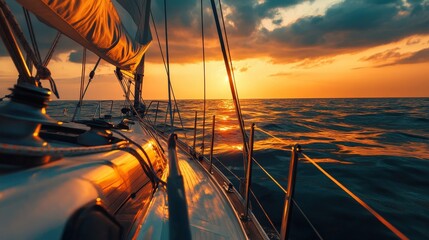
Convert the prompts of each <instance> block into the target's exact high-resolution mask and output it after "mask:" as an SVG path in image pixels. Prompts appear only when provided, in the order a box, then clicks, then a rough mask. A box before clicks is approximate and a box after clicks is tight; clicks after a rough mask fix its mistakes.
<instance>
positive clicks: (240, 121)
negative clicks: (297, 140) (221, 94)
mask: <svg viewBox="0 0 429 240" xmlns="http://www.w3.org/2000/svg"><path fill="white" fill-rule="evenodd" d="M211 5H212V10H213V16H214V18H215V23H216V29H217V33H218V36H219V42H220V46H221V49H222V55H223V60H224V63H225V68H226V72H227V74H228V81H229V87H230V89H231V95H232V99H233V102H234V107H235V112H236V113H237V119H238V124H239V125H240V130H241V135H242V138H243V162H244V168H245V169H246V165H247V162H246V158H247V154H248V152H249V151H248V145H247V135H246V132H245V129H244V121H243V117H242V115H241V109H240V104H239V102H238V96H237V91H236V89H235V85H234V81H233V79H232V67H231V65H230V63H229V61H228V56H227V51H226V47H225V43H224V39H223V35H222V30H221V27H220V22H219V16H218V13H217V10H216V4H215V2H214V0H211ZM221 11H222V9H221ZM244 182H245V178H244V179H243V182H242V183H244Z"/></svg>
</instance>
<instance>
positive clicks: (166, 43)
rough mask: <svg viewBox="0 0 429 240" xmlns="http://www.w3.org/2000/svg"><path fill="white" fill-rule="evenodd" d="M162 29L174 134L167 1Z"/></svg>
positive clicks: (171, 122) (165, 0) (171, 123)
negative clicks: (163, 31) (163, 30)
mask: <svg viewBox="0 0 429 240" xmlns="http://www.w3.org/2000/svg"><path fill="white" fill-rule="evenodd" d="M164 29H165V54H166V58H167V81H168V105H169V110H170V125H171V130H172V132H174V122H173V108H172V107H171V79H170V54H169V52H168V24H167V0H164Z"/></svg>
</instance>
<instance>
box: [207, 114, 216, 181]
mask: <svg viewBox="0 0 429 240" xmlns="http://www.w3.org/2000/svg"><path fill="white" fill-rule="evenodd" d="M215 119H216V115H213V123H212V142H211V144H210V168H209V172H210V173H212V167H213V146H214V134H215V125H216V122H215Z"/></svg>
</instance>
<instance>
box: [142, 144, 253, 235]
mask: <svg viewBox="0 0 429 240" xmlns="http://www.w3.org/2000/svg"><path fill="white" fill-rule="evenodd" d="M177 155H178V159H179V167H180V171H181V173H182V176H183V180H184V186H185V194H186V199H187V202H188V213H189V222H190V225H191V234H192V238H194V239H247V236H246V233H245V230H244V228H243V226H242V224H241V220H240V219H239V216H238V215H237V214H236V212H235V211H234V210H233V209H232V207H231V203H230V202H229V200H228V198H227V197H225V193H224V192H223V190H222V189H221V188H220V187H219V186H218V185H217V184H216V183H215V182H213V181H212V179H211V177H210V176H209V173H208V172H206V171H205V170H204V169H203V168H201V166H200V163H198V162H196V161H194V160H193V159H192V158H190V156H189V155H188V154H187V153H185V152H183V151H178V153H177ZM166 177H167V175H164V176H163V179H164V180H165V179H166ZM149 208H152V209H151V210H149V211H148V215H147V216H146V218H145V220H144V222H143V224H142V226H141V231H140V233H139V234H140V235H139V236H138V238H139V239H168V200H167V191H166V189H165V188H163V187H162V188H159V189H158V191H157V192H156V193H155V195H154V199H153V201H152V203H151V206H150V207H149Z"/></svg>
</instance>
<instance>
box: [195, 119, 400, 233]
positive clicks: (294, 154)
mask: <svg viewBox="0 0 429 240" xmlns="http://www.w3.org/2000/svg"><path fill="white" fill-rule="evenodd" d="M196 116H197V114H195V124H194V126H195V128H196V126H197V124H196ZM214 128H215V117H214V116H213V126H212V142H211V148H210V153H211V154H210V168H211V166H212V164H213V159H214V160H216V163H217V164H219V165H220V166H222V169H224V170H225V171H227V172H228V173H229V174H230V175H231V176H233V177H234V178H235V179H236V180H238V181H240V177H238V176H237V175H236V174H235V173H234V172H233V171H232V170H231V169H230V168H229V167H227V166H225V165H224V164H223V163H222V161H220V160H219V159H218V158H217V157H215V156H213V145H214ZM255 130H258V131H260V132H262V133H264V134H266V135H268V136H270V137H272V138H273V139H276V140H277V141H279V142H280V143H283V144H285V145H287V146H290V147H291V158H290V165H289V174H288V181H287V188H286V189H285V188H284V187H283V186H282V185H281V184H280V183H279V181H277V180H276V179H275V178H274V177H273V176H272V175H271V174H270V173H269V172H268V171H267V170H266V169H265V168H264V167H263V166H262V165H261V164H260V163H259V162H258V161H257V160H256V159H255V158H253V145H254V132H255ZM203 137H204V136H203ZM195 141H196V129H194V144H193V148H194V149H191V152H194V153H196V150H195ZM299 159H301V160H306V161H308V162H310V163H311V164H312V165H314V166H315V167H316V169H318V170H319V171H320V172H321V173H322V174H323V175H325V176H326V177H327V178H328V179H330V180H331V181H332V182H333V183H334V184H336V185H337V186H338V187H339V188H340V189H341V190H343V191H344V192H345V193H347V194H348V195H349V196H350V197H351V198H352V199H354V200H355V201H356V202H357V203H358V204H359V205H361V206H362V207H363V208H364V209H365V210H367V211H368V212H369V213H371V214H372V215H373V216H374V217H375V218H376V219H377V220H378V221H379V222H380V223H382V224H383V225H384V226H385V227H386V228H387V229H389V230H390V231H391V232H392V233H393V234H395V235H396V236H397V237H398V238H399V239H408V237H407V236H406V235H404V234H403V233H402V232H401V231H400V230H398V229H397V228H396V227H395V226H393V225H392V224H391V223H390V222H389V221H388V220H386V219H385V218H384V217H382V216H381V215H380V214H379V213H378V212H376V211H375V210H374V209H373V208H371V207H370V206H369V205H368V204H367V203H365V202H364V201H363V200H362V199H361V198H359V197H358V196H357V195H356V194H354V193H353V192H352V191H350V190H349V189H348V188H347V187H346V186H345V185H343V184H342V183H340V182H339V181H338V180H337V179H335V178H334V177H333V176H332V175H330V174H329V173H328V172H327V171H326V170H324V169H323V168H322V167H321V166H320V165H319V164H317V163H316V162H315V161H314V160H313V159H311V158H310V157H309V156H307V155H306V154H305V153H303V151H302V149H301V146H300V145H298V144H295V145H292V146H291V145H289V144H287V143H285V141H283V140H282V139H280V138H278V137H276V136H274V135H273V134H271V133H269V132H268V131H265V130H263V129H260V128H257V127H255V125H254V124H252V126H251V129H250V138H249V155H248V159H247V169H246V171H245V174H246V178H245V179H246V185H245V191H244V192H245V194H244V196H243V197H244V203H243V204H244V209H245V212H244V213H243V214H242V217H241V218H242V220H244V221H246V220H248V218H249V211H250V203H249V202H250V195H252V196H253V200H254V202H255V203H256V204H257V205H258V207H259V208H260V210H261V211H262V212H263V214H264V215H265V217H266V219H267V221H268V222H269V224H270V225H271V228H272V229H273V230H274V231H275V233H276V235H277V236H278V237H279V238H280V239H288V234H289V228H290V225H291V224H290V222H291V214H290V212H291V209H292V208H294V209H296V210H297V211H298V212H299V213H300V214H301V215H302V216H303V218H304V219H305V221H306V222H307V223H308V225H309V226H310V227H311V229H312V230H313V231H314V233H315V235H317V237H318V238H319V239H323V238H322V236H321V234H320V233H319V231H318V230H317V229H316V227H315V226H314V224H313V223H312V222H311V220H310V219H309V218H308V216H307V215H306V214H305V212H304V211H303V210H302V208H301V207H300V206H299V205H298V203H297V202H296V201H295V199H294V198H293V196H294V189H295V180H296V176H297V164H298V160H299ZM253 163H255V164H256V165H257V166H258V167H259V168H260V169H261V170H262V172H263V173H264V174H265V175H266V176H267V177H268V178H269V179H270V180H271V181H272V182H273V183H274V184H275V185H276V186H277V187H278V188H279V189H280V190H281V191H282V192H283V193H284V194H285V200H284V208H283V214H282V222H281V228H280V231H278V230H277V228H276V227H275V224H274V223H273V221H272V220H271V218H270V217H269V214H268V213H267V211H266V210H265V208H264V207H263V205H262V204H261V203H260V201H259V200H258V199H257V197H256V195H255V194H254V192H253V191H252V189H251V181H252V166H253ZM210 171H211V170H210Z"/></svg>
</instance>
